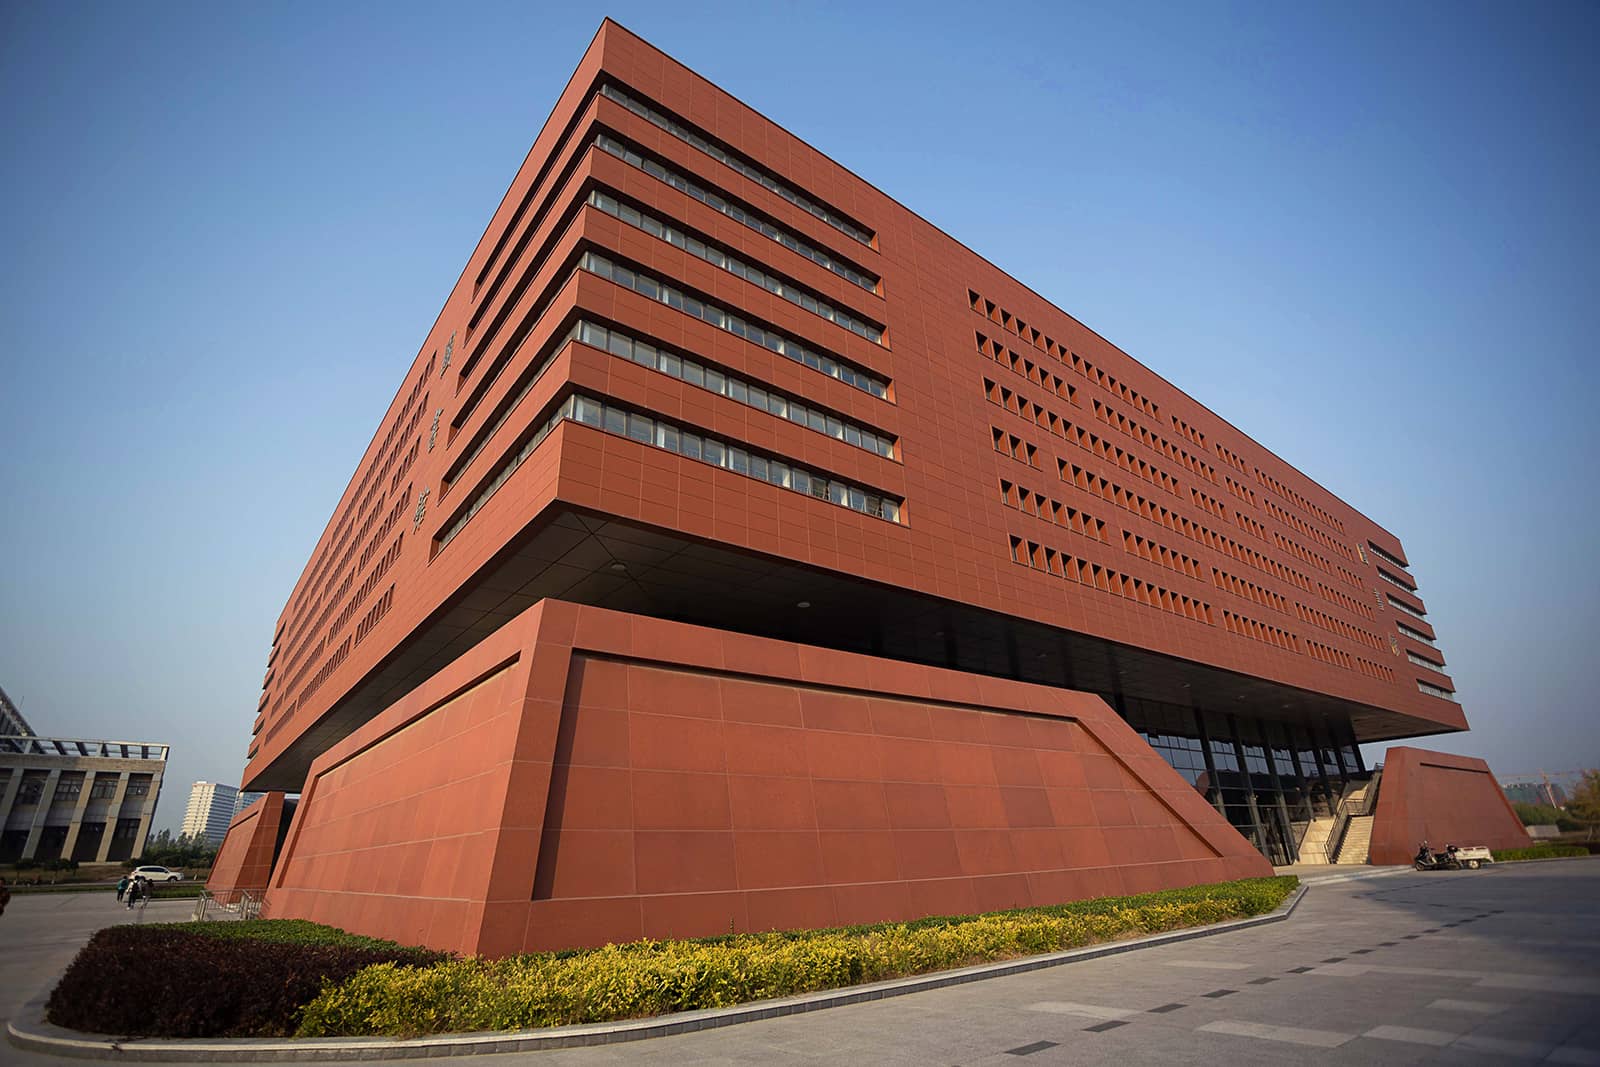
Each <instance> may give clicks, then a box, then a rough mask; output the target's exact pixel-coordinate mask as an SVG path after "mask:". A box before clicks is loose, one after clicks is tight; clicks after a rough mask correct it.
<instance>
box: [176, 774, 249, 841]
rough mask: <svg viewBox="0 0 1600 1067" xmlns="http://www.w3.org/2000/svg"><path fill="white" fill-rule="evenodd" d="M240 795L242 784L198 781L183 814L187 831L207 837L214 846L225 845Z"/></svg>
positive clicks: (184, 832) (190, 792)
mask: <svg viewBox="0 0 1600 1067" xmlns="http://www.w3.org/2000/svg"><path fill="white" fill-rule="evenodd" d="M238 796H239V788H238V786H232V785H221V784H219V783H217V782H196V783H195V784H194V787H193V788H192V789H190V790H189V807H188V809H187V810H186V811H185V812H184V813H183V830H182V832H183V834H184V835H185V836H188V837H194V838H204V839H205V840H206V841H207V842H208V843H210V844H213V845H220V844H222V839H223V838H224V837H226V836H227V834H228V823H230V822H232V821H233V812H234V805H235V803H236V802H237V800H238Z"/></svg>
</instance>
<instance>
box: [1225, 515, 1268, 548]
mask: <svg viewBox="0 0 1600 1067" xmlns="http://www.w3.org/2000/svg"><path fill="white" fill-rule="evenodd" d="M1233 521H1234V523H1235V524H1236V525H1237V526H1238V527H1239V529H1241V530H1243V531H1244V532H1245V533H1247V534H1249V535H1250V536H1252V537H1258V538H1260V539H1261V540H1263V541H1265V542H1266V543H1267V544H1269V545H1270V544H1271V543H1272V539H1271V538H1270V537H1268V536H1267V528H1266V527H1265V526H1263V525H1261V524H1260V523H1259V522H1257V521H1256V520H1254V519H1252V518H1251V517H1250V516H1248V515H1246V514H1245V513H1244V512H1242V511H1235V512H1234V513H1233Z"/></svg>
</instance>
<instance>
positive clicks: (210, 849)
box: [128, 830, 217, 867]
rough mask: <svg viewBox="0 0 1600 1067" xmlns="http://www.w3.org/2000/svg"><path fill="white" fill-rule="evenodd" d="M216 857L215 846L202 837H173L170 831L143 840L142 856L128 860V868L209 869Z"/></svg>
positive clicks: (184, 835) (182, 835)
mask: <svg viewBox="0 0 1600 1067" xmlns="http://www.w3.org/2000/svg"><path fill="white" fill-rule="evenodd" d="M216 856H217V849H216V846H214V845H212V844H211V843H209V842H208V841H206V839H205V838H203V837H190V836H188V835H187V834H180V835H178V836H177V837H173V836H172V831H171V830H162V831H161V832H160V833H156V834H151V835H150V836H149V837H148V838H147V839H146V840H145V845H144V855H142V856H141V857H139V859H138V860H130V861H129V862H128V866H137V865H138V864H140V863H159V864H161V865H162V866H163V867H209V866H211V861H212V860H214V859H216Z"/></svg>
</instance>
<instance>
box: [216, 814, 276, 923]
mask: <svg viewBox="0 0 1600 1067" xmlns="http://www.w3.org/2000/svg"><path fill="white" fill-rule="evenodd" d="M283 808H284V795H283V794H282V793H268V794H266V795H265V796H263V797H262V798H261V799H260V800H258V801H256V802H255V803H254V804H252V805H250V806H249V807H248V808H246V809H244V810H243V811H241V812H240V813H239V814H238V815H235V816H234V817H233V821H232V822H231V823H229V824H228V834H227V836H226V837H224V838H223V839H222V847H220V848H218V849H217V858H216V861H215V862H214V863H213V864H212V865H211V876H210V877H209V878H207V879H206V890H207V891H208V892H210V894H211V895H212V896H213V897H214V898H216V899H217V900H218V901H219V902H221V903H223V904H232V903H233V902H234V901H236V900H238V899H239V894H240V893H244V892H249V893H250V894H251V895H253V896H255V897H260V896H261V894H262V893H264V892H266V889H267V882H268V881H269V880H270V879H271V877H272V861H273V859H274V856H275V854H276V852H277V846H278V831H279V829H280V828H281V826H282V820H283Z"/></svg>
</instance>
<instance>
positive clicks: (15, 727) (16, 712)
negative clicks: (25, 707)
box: [0, 689, 34, 737]
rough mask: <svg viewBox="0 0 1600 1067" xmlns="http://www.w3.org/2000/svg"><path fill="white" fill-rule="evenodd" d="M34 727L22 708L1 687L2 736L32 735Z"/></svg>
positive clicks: (0, 727)
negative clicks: (29, 723) (29, 722)
mask: <svg viewBox="0 0 1600 1067" xmlns="http://www.w3.org/2000/svg"><path fill="white" fill-rule="evenodd" d="M32 736H34V734H33V727H31V726H29V725H28V720H27V719H24V718H23V717H22V709H21V708H19V707H17V705H16V702H15V701H13V700H12V699H11V698H10V697H9V696H7V695H6V691H5V690H4V689H0V737H32Z"/></svg>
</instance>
